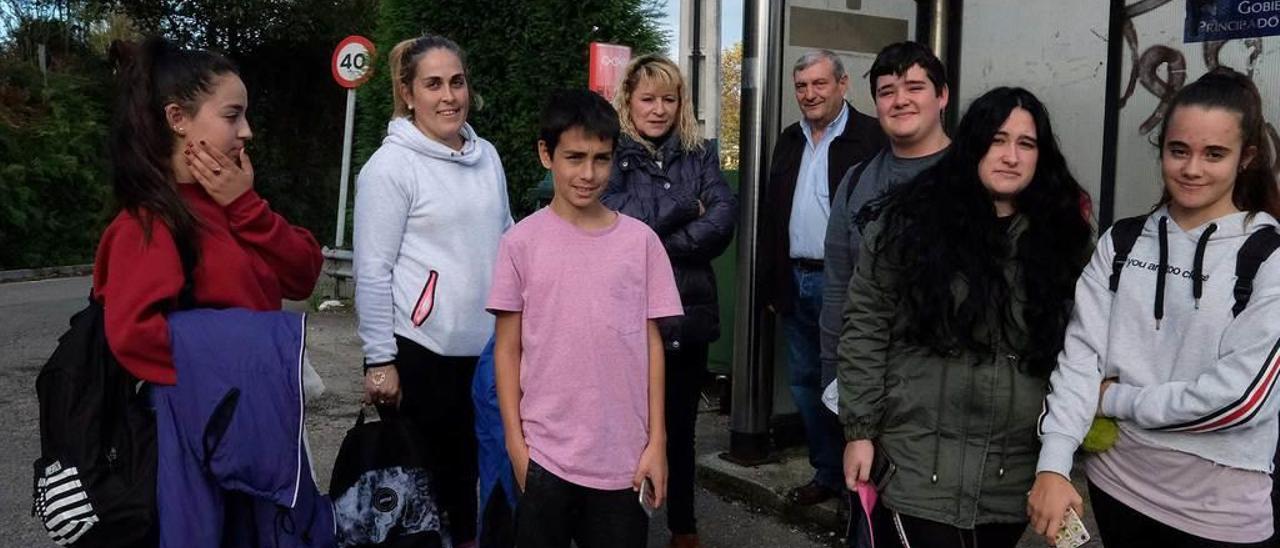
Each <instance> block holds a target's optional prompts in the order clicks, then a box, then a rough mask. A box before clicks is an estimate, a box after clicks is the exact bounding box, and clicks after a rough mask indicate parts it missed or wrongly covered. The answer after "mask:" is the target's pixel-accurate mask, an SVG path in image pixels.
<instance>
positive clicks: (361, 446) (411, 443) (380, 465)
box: [329, 409, 450, 548]
mask: <svg viewBox="0 0 1280 548" xmlns="http://www.w3.org/2000/svg"><path fill="white" fill-rule="evenodd" d="M380 414H381V415H382V420H380V421H378V422H370V423H366V422H365V420H364V409H361V410H360V415H359V417H357V418H356V425H355V426H354V427H352V428H351V429H350V430H348V431H347V436H346V438H344V439H343V440H342V448H341V449H340V450H339V451H338V458H337V461H336V462H334V466H333V476H332V478H331V479H330V481H329V497H330V498H331V499H333V513H334V522H335V523H336V525H337V530H338V546H342V547H351V546H359V547H374V546H376V547H379V548H400V547H406V548H407V547H410V546H412V547H415V548H416V547H424V548H449V547H450V542H449V536H448V533H447V532H446V529H445V527H444V523H442V521H441V518H440V511H439V509H438V507H437V505H436V501H435V497H434V496H433V495H432V489H431V476H430V474H429V473H428V472H427V469H426V467H425V457H424V456H423V455H422V454H421V451H420V450H419V449H418V448H419V447H422V445H421V444H420V443H418V442H417V441H416V438H417V437H418V435H419V434H418V433H417V432H416V431H415V430H414V429H413V428H411V427H410V423H409V422H408V420H407V419H403V418H400V417H399V416H398V415H397V414H396V413H394V412H388V411H386V410H382V411H381V412H380Z"/></svg>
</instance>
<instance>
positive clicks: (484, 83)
mask: <svg viewBox="0 0 1280 548" xmlns="http://www.w3.org/2000/svg"><path fill="white" fill-rule="evenodd" d="M659 6H660V4H659V2H658V0H577V1H574V0H0V270H4V269H12V268H28V267H38V266H52V265H62V264H75V263H85V262H90V261H91V260H92V256H93V251H94V248H95V246H96V244H97V239H98V235H99V234H100V232H101V229H102V228H103V227H104V226H105V225H106V223H107V222H108V221H109V220H110V217H111V215H112V214H113V206H112V204H111V198H110V197H111V190H110V173H109V164H108V161H107V158H106V155H105V151H106V143H105V140H106V136H107V129H108V124H109V120H110V111H111V106H112V103H113V99H114V95H115V89H114V83H113V80H112V76H111V70H110V67H109V66H108V63H107V59H106V51H107V46H108V45H109V44H110V43H111V40H113V39H118V38H138V37H141V36H144V35H161V36H165V37H166V38H169V39H170V40H173V41H175V42H177V43H178V44H180V45H182V46H186V47H196V48H209V49H214V50H217V51H220V52H222V53H225V54H226V55H228V56H229V57H231V58H232V59H233V60H235V61H236V62H237V64H239V66H240V69H241V73H242V76H243V78H244V80H245V84H246V85H247V87H248V89H249V97H250V108H249V121H250V124H251V125H252V127H253V131H254V140H253V142H252V143H251V144H250V146H249V153H250V154H251V156H252V157H253V162H254V168H255V169H256V171H257V179H256V181H255V187H256V188H257V190H258V192H259V193H261V194H262V195H263V196H264V197H266V198H267V199H268V200H269V201H271V206H272V208H274V209H275V210H277V211H279V212H281V213H282V214H283V215H285V217H287V218H288V219H289V220H290V221H292V222H294V223H297V224H300V225H302V226H305V227H307V228H308V229H310V230H311V231H312V232H313V233H315V234H316V237H317V239H319V240H320V241H321V242H322V243H325V244H329V245H332V243H333V237H334V229H335V226H334V217H335V215H334V207H335V205H336V203H337V197H338V196H337V195H338V180H339V171H340V167H341V159H340V154H341V148H342V120H343V111H344V109H345V90H343V89H342V88H340V87H338V86H337V84H335V83H334V82H333V80H332V77H331V75H330V70H329V59H330V55H331V54H332V51H333V48H334V46H336V45H337V43H338V42H339V41H340V40H341V39H342V38H343V37H345V36H347V35H350V34H363V35H365V36H369V37H371V38H373V39H374V41H375V43H376V44H377V46H378V50H379V51H381V52H386V51H389V50H390V48H391V46H393V45H394V44H395V43H396V42H397V41H399V40H402V39H404V38H409V37H413V36H416V35H418V34H421V33H422V32H435V33H442V34H445V35H447V36H449V37H451V38H453V39H454V40H455V41H457V42H458V43H459V44H460V45H462V47H463V48H464V49H465V50H466V51H467V53H468V57H469V61H470V70H471V72H472V81H473V86H474V89H475V91H476V92H478V93H479V94H480V95H481V96H482V97H483V98H484V101H485V103H486V105H485V108H484V109H483V110H480V111H477V112H473V114H472V116H471V123H472V124H473V125H474V126H475V128H476V130H477V132H479V134H480V135H481V136H483V137H485V138H486V139H488V140H490V141H492V142H493V143H494V145H495V146H496V147H497V148H498V151H499V153H500V154H501V155H502V159H503V162H504V166H505V167H506V170H507V178H508V180H509V182H510V187H511V196H512V201H513V205H515V206H516V207H517V210H518V211H517V213H523V212H527V209H528V207H527V206H528V204H529V203H530V202H529V200H528V199H527V196H529V194H530V193H529V192H528V191H529V189H531V188H532V187H533V186H534V184H535V183H536V182H537V181H538V180H539V179H540V178H541V177H542V170H541V167H540V165H539V164H538V162H537V158H536V154H535V153H534V150H535V149H534V135H535V134H536V127H537V118H538V114H539V111H540V109H541V106H542V105H541V103H542V100H543V99H544V98H545V97H546V94H547V93H548V92H549V91H550V90H552V89H555V88H562V87H585V85H586V78H587V44H588V43H589V42H591V41H605V42H614V43H621V44H626V45H629V46H631V47H632V49H633V51H635V52H636V53H644V52H650V51H660V50H662V49H663V48H664V47H665V44H666V41H667V40H668V39H669V37H667V36H665V35H664V34H663V32H662V31H661V30H659V24H658V21H659V18H660V13H659ZM41 46H44V51H45V56H44V59H45V61H46V63H45V70H42V69H41V67H40V62H39V60H40V49H41ZM386 72H387V71H386V63H385V58H384V60H381V61H379V65H378V71H377V72H376V73H375V77H374V79H373V80H371V81H370V82H369V83H368V84H366V85H365V86H364V87H362V88H361V89H360V91H359V101H358V104H357V134H356V143H355V144H356V149H355V150H356V152H355V162H354V165H353V170H354V171H353V173H352V176H353V180H354V175H355V173H356V172H358V170H359V168H360V165H361V164H362V163H363V161H364V159H366V158H368V156H369V155H370V154H372V153H373V151H374V150H376V149H377V147H378V145H379V143H381V140H382V137H383V135H384V133H385V131H386V123H387V121H388V119H389V116H390V111H391V106H390V105H391V101H390V99H391V95H390V93H391V91H390V84H389V82H390V80H389V78H388V75H387V74H386ZM350 218H351V217H350V216H348V219H350Z"/></svg>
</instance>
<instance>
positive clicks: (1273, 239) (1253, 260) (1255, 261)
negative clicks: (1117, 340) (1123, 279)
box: [1109, 215, 1280, 316]
mask: <svg viewBox="0 0 1280 548" xmlns="http://www.w3.org/2000/svg"><path fill="white" fill-rule="evenodd" d="M1146 223H1147V216H1146V215H1139V216H1137V217H1126V218H1124V219H1120V220H1118V221H1116V222H1115V224H1113V225H1111V242H1112V244H1113V245H1114V246H1115V251H1116V255H1115V258H1114V259H1112V260H1111V279H1110V283H1109V285H1110V287H1111V292H1112V293H1115V291H1116V289H1117V288H1119V287H1120V273H1121V272H1123V271H1124V265H1125V263H1127V262H1129V252H1130V251H1133V244H1134V243H1135V242H1137V241H1138V236H1141V235H1142V227H1143V226H1145V225H1146ZM1277 247H1280V233H1278V232H1276V230H1275V229H1274V228H1271V227H1263V228H1262V229H1259V230H1257V231H1255V232H1254V233H1253V234H1250V235H1249V238H1248V239H1247V240H1245V241H1244V245H1242V246H1240V250H1239V251H1237V252H1236V284H1235V288H1234V290H1233V291H1232V292H1233V294H1234V297H1235V304H1234V305H1232V307H1231V315H1232V316H1239V315H1240V312H1241V311H1243V310H1244V308H1245V307H1246V306H1248V305H1249V297H1251V296H1253V278H1254V276H1257V275H1258V268H1259V267H1261V266H1262V263H1263V262H1265V261H1266V260H1267V258H1268V257H1270V256H1271V253H1272V252H1274V251H1275V250H1276V248H1277Z"/></svg>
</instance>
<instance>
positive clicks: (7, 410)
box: [0, 278, 834, 548]
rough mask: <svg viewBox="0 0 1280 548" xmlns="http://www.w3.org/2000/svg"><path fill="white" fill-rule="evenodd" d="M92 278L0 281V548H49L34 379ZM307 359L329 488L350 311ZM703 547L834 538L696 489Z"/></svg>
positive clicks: (353, 365) (354, 379) (326, 320)
mask: <svg viewBox="0 0 1280 548" xmlns="http://www.w3.org/2000/svg"><path fill="white" fill-rule="evenodd" d="M88 288H89V280H88V278H68V279H59V280H48V281H41V282H25V283H12V284H0V432H2V433H4V436H5V438H6V439H5V441H4V442H3V443H2V444H0V447H2V448H3V450H0V531H2V532H3V533H2V534H0V547H6V548H7V547H14V548H17V547H23V548H26V547H36V546H53V544H52V543H51V542H49V541H48V540H47V537H45V535H44V531H43V530H42V529H41V528H40V526H39V524H38V523H37V522H36V520H35V519H33V518H32V517H31V516H30V508H31V477H32V470H31V463H32V461H34V460H35V458H36V456H37V453H38V450H39V436H38V433H37V431H36V423H37V407H36V398H35V377H36V373H37V372H38V370H39V368H40V366H41V365H42V364H43V363H44V360H45V359H46V358H47V357H48V355H49V353H50V352H52V350H53V348H54V346H55V344H56V342H57V337H58V335H60V334H61V333H62V332H63V330H65V328H66V321H67V318H69V317H70V316H71V314H72V313H74V312H75V311H76V310H79V309H80V308H81V307H83V305H84V299H85V296H86V295H87V292H88ZM307 341H308V349H309V352H310V353H311V359H312V363H313V364H315V366H316V368H317V370H319V372H320V374H321V376H322V377H323V378H324V380H325V382H326V384H327V388H328V390H327V391H326V393H325V394H324V396H322V397H320V398H318V399H317V401H315V402H314V403H315V407H314V408H313V409H311V410H310V417H309V420H308V427H309V428H310V432H311V442H312V448H313V449H314V451H315V453H316V455H315V457H316V458H315V463H316V468H317V470H316V472H317V476H318V478H319V479H320V484H321V488H322V489H324V488H327V485H328V476H329V471H330V469H331V467H332V465H333V459H334V457H335V456H336V453H337V450H338V446H339V444H340V443H341V440H342V435H343V433H344V431H345V430H346V428H348V427H349V426H350V425H351V424H353V423H354V421H355V413H356V411H357V409H358V407H357V405H358V404H357V399H358V397H359V396H358V390H359V384H358V380H359V378H358V374H357V371H358V367H357V364H358V363H359V345H358V342H357V340H356V338H355V332H354V321H353V319H352V317H351V316H350V315H349V314H342V313H337V314H331V313H320V314H313V315H311V316H310V321H309V322H308V337H307ZM698 516H699V520H700V529H701V530H702V531H703V543H704V545H705V546H708V547H710V548H715V547H738V546H752V547H754V546H762V547H772V546H779V547H781V546H785V547H797V548H819V547H822V546H827V545H829V544H830V541H831V539H833V538H834V537H833V536H832V535H829V534H828V533H824V532H809V531H805V530H801V529H798V528H796V527H794V526H790V525H787V524H783V523H781V522H779V521H777V520H775V519H773V518H772V517H769V516H764V515H761V514H758V513H755V512H753V511H752V510H751V509H750V508H749V507H747V506H745V505H743V504H741V503H736V502H732V501H727V500H724V499H721V498H719V497H717V496H716V495H714V494H712V493H710V492H708V491H706V490H705V489H699V491H698ZM664 526H665V519H664V518H662V517H658V518H657V519H654V520H653V523H652V526H651V532H650V542H649V545H650V546H651V547H654V548H657V547H661V546H665V545H666V540H667V537H666V535H665V531H664V529H665V527H664Z"/></svg>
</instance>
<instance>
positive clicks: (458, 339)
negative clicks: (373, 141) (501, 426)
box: [353, 35, 511, 546]
mask: <svg viewBox="0 0 1280 548" xmlns="http://www.w3.org/2000/svg"><path fill="white" fill-rule="evenodd" d="M390 61H391V63H390V64H391V67H390V70H391V75H392V87H393V93H392V97H393V101H394V105H395V113H394V116H393V117H392V119H391V123H390V124H388V126H387V137H386V139H384V140H383V142H382V146H381V147H379V148H378V150H377V152H375V153H374V154H373V156H372V157H370V158H369V161H368V163H366V164H365V165H364V168H363V169H361V170H360V176H359V177H358V178H357V179H356V189H357V193H356V207H355V239H354V242H353V244H354V253H355V261H354V263H355V264H354V266H355V279H356V314H357V316H358V317H359V328H358V331H359V334H360V338H361V340H362V342H363V344H364V367H365V381H364V392H365V400H366V402H369V403H372V404H375V405H379V406H386V407H394V406H395V405H396V404H397V403H399V405H400V412H401V414H402V415H403V416H405V417H407V418H409V419H411V420H412V421H413V423H414V424H415V425H416V426H417V427H419V428H420V429H421V430H422V434H423V438H424V439H425V441H426V442H427V443H426V446H425V447H423V450H424V451H425V455H426V457H427V461H428V462H429V463H431V465H432V468H433V469H432V470H431V473H432V476H433V478H434V481H435V485H433V491H434V492H435V494H436V498H437V500H438V502H439V503H440V506H441V509H442V510H444V512H445V514H446V515H447V516H448V520H449V528H450V536H451V537H452V539H453V542H454V544H455V545H457V546H467V545H468V543H470V542H472V541H473V540H474V539H475V535H476V480H477V464H476V436H475V426H474V423H475V414H474V407H473V406H472V402H471V396H470V390H471V379H472V376H473V375H474V374H475V367H476V357H477V356H478V355H479V354H480V351H481V350H482V349H483V347H484V345H485V343H486V342H487V341H488V340H489V337H490V336H491V335H492V334H493V317H492V316H490V315H489V314H488V313H487V312H485V310H484V300H485V297H486V293H487V292H488V289H489V285H490V283H489V280H490V276H491V273H492V271H493V262H494V257H495V256H496V254H497V249H498V239H499V238H500V237H501V236H502V233H503V231H504V230H505V229H506V228H507V227H508V226H510V225H511V212H510V207H509V204H508V201H507V183H506V176H505V175H504V174H503V171H502V162H501V160H499V158H498V152H497V151H496V150H495V149H494V147H493V145H492V144H490V143H489V142H488V141H486V140H484V139H481V138H480V137H479V136H477V135H476V133H475V130H473V129H472V128H471V126H470V125H469V124H467V113H468V111H469V110H470V107H471V104H472V99H473V96H472V93H471V87H470V82H469V81H468V74H467V70H466V65H465V63H464V61H463V55H462V51H461V50H460V49H459V48H458V46H457V44H455V43H453V42H452V41H450V40H449V39H447V38H444V37H441V36H431V35H428V36H423V37H420V38H416V39H412V40H405V41H403V42H400V43H399V44H396V46H395V48H393V49H392V50H391V55H390Z"/></svg>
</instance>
